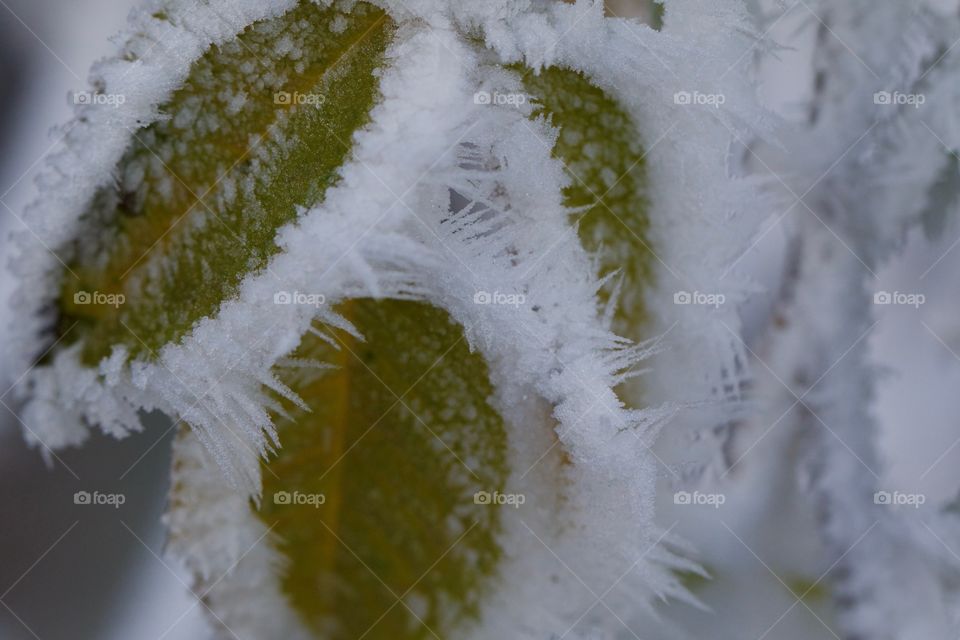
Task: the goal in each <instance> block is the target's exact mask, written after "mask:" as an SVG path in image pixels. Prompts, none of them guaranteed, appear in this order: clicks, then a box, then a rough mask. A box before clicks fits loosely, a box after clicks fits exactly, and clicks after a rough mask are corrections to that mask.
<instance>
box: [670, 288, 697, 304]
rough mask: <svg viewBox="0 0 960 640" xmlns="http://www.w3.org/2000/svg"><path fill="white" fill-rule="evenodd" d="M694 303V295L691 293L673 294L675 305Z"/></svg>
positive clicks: (680, 292) (678, 292) (679, 292)
mask: <svg viewBox="0 0 960 640" xmlns="http://www.w3.org/2000/svg"><path fill="white" fill-rule="evenodd" d="M691 302H693V295H692V294H691V293H690V292H689V291H677V292H676V293H675V294H673V304H690V303H691Z"/></svg>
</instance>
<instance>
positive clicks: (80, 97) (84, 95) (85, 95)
mask: <svg viewBox="0 0 960 640" xmlns="http://www.w3.org/2000/svg"><path fill="white" fill-rule="evenodd" d="M92 103H93V95H92V94H91V93H90V92H89V91H79V92H77V93H75V94H73V104H92Z"/></svg>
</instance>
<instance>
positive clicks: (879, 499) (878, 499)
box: [873, 491, 893, 504]
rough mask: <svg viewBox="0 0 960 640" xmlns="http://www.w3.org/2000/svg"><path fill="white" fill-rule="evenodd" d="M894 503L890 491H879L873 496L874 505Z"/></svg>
mask: <svg viewBox="0 0 960 640" xmlns="http://www.w3.org/2000/svg"><path fill="white" fill-rule="evenodd" d="M892 501H893V500H892V496H891V495H890V492H889V491H877V492H876V493H874V494H873V503H874V504H890V503H891V502H892Z"/></svg>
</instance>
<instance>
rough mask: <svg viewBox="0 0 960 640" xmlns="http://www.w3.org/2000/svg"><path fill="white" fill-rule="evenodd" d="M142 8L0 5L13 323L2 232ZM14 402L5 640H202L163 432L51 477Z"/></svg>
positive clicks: (85, 456)
mask: <svg viewBox="0 0 960 640" xmlns="http://www.w3.org/2000/svg"><path fill="white" fill-rule="evenodd" d="M134 4H135V2H134V0H2V1H0V87H2V91H3V99H2V100H0V202H2V204H0V235H2V238H3V240H2V244H0V261H2V262H3V271H2V272H0V273H2V274H3V276H2V277H0V298H2V299H3V301H4V304H3V306H2V311H0V313H3V314H8V313H11V312H15V310H13V309H11V308H10V306H9V303H8V302H7V298H8V293H9V291H10V276H9V275H7V272H6V261H7V258H8V256H9V252H8V251H7V250H6V246H7V242H8V240H7V233H8V232H9V231H10V230H11V229H20V228H22V227H21V225H20V223H19V221H18V219H17V216H19V215H21V212H22V211H23V208H24V207H25V206H26V205H27V204H28V203H29V202H30V201H31V200H32V199H33V198H34V196H35V194H36V187H35V185H34V177H35V176H36V173H37V170H38V168H39V167H40V166H41V165H42V162H43V159H44V157H45V155H46V154H47V153H48V152H49V151H50V150H51V146H52V145H53V144H54V143H55V142H56V141H57V138H58V136H57V132H56V131H54V130H53V129H54V127H55V126H56V125H61V124H63V123H65V122H66V121H67V120H68V119H69V118H70V115H71V108H70V106H69V103H68V92H69V91H79V90H84V89H86V88H87V82H86V80H87V72H88V70H89V69H90V65H91V64H92V63H93V62H94V61H95V60H97V59H98V58H101V57H104V56H106V55H108V54H110V53H112V52H113V51H114V45H113V44H112V43H111V41H110V38H111V37H112V36H113V35H114V34H116V33H117V32H118V31H119V30H120V29H121V28H122V27H123V25H124V23H125V22H126V18H127V14H128V12H129V10H130V7H132V6H133V5H134ZM37 250H38V251H42V250H43V248H42V247H41V246H40V245H39V244H38V246H37ZM3 366H5V363H0V367H3ZM20 373H21V372H13V375H14V377H16V376H19V375H20ZM11 395H12V394H11V393H10V392H9V390H7V389H0V401H2V402H3V404H0V603H2V605H3V606H0V638H2V639H3V640H21V639H30V638H42V640H59V639H66V638H73V639H81V638H82V639H84V640H86V639H94V638H96V639H97V640H100V639H103V640H113V639H117V640H121V639H122V640H129V639H130V638H145V639H148V640H149V639H157V640H159V639H160V638H165V639H167V640H183V639H188V638H189V639H191V640H195V639H198V638H204V637H206V632H205V629H204V626H203V620H202V618H201V615H200V610H201V607H199V606H198V605H196V604H195V601H194V599H193V597H192V596H190V594H189V591H187V589H186V587H185V585H184V582H187V576H186V574H185V573H184V572H183V571H182V570H181V568H180V567H177V566H176V565H175V564H173V562H172V561H171V560H170V559H169V558H168V557H166V556H164V555H163V544H164V540H163V529H162V526H161V523H160V516H161V514H162V513H163V510H164V505H165V496H166V492H167V487H168V475H169V464H170V446H169V445H170V438H169V435H170V434H167V435H164V433H165V432H166V431H167V428H168V425H167V424H165V423H164V422H163V421H162V420H160V419H158V420H152V421H151V422H150V424H148V426H147V428H146V429H145V430H144V431H143V432H142V433H139V434H136V435H134V436H132V437H130V438H127V439H126V440H124V441H117V440H114V439H112V438H108V437H105V436H103V435H101V434H96V435H94V437H93V438H92V439H91V440H90V441H89V442H88V443H87V444H86V445H85V446H84V447H83V448H82V449H76V450H70V451H65V452H62V453H59V454H58V456H59V459H57V458H55V459H53V460H52V464H50V465H49V466H48V465H46V464H45V463H44V460H43V459H42V457H41V455H40V452H39V451H37V450H36V449H29V448H27V447H26V446H25V445H24V441H23V437H22V435H21V426H20V425H19V424H18V422H17V419H16V418H15V416H14V415H13V414H12V413H11V412H10V410H9V409H8V408H7V405H9V407H10V408H13V409H15V408H16V407H15V406H14V405H13V404H12V400H11V399H10V396H11ZM96 490H99V491H101V492H104V493H122V494H124V495H125V497H126V501H125V503H124V504H123V505H122V506H121V507H119V508H114V507H112V506H109V505H104V506H89V505H76V504H74V493H75V492H77V491H88V492H91V493H92V492H93V491H96Z"/></svg>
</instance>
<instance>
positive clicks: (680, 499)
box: [673, 491, 691, 504]
mask: <svg viewBox="0 0 960 640" xmlns="http://www.w3.org/2000/svg"><path fill="white" fill-rule="evenodd" d="M690 503H691V495H690V492H689V491H677V492H676V493H674V494H673V504H690Z"/></svg>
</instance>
